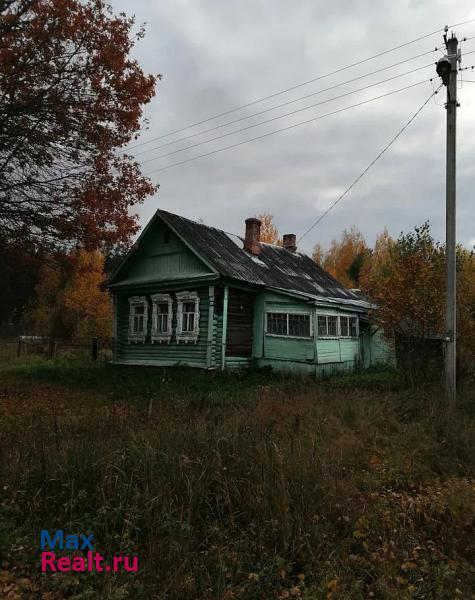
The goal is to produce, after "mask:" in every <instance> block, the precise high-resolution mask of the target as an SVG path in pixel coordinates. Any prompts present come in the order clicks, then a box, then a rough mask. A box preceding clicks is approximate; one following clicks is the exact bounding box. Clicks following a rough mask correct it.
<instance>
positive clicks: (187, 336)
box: [176, 291, 200, 344]
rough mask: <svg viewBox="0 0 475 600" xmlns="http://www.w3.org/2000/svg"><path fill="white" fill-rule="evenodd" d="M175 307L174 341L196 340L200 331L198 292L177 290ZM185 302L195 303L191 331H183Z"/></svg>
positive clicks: (186, 341)
mask: <svg viewBox="0 0 475 600" xmlns="http://www.w3.org/2000/svg"><path fill="white" fill-rule="evenodd" d="M176 299H177V309H176V341H177V343H180V342H185V343H188V342H194V343H195V344H196V342H197V341H198V337H199V333H200V297H199V296H198V292H188V291H187V292H178V293H177V294H176ZM186 302H194V303H195V311H194V318H193V331H183V317H184V313H183V305H184V304H185V303H186Z"/></svg>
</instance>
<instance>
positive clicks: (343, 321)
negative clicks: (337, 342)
mask: <svg viewBox="0 0 475 600" xmlns="http://www.w3.org/2000/svg"><path fill="white" fill-rule="evenodd" d="M340 335H342V336H343V337H348V336H349V335H350V333H349V328H348V317H340Z"/></svg>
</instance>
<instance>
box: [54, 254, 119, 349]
mask: <svg viewBox="0 0 475 600" xmlns="http://www.w3.org/2000/svg"><path fill="white" fill-rule="evenodd" d="M71 263H72V269H71V276H70V279H69V281H68V284H67V286H66V288H65V289H64V291H63V293H62V297H61V302H60V304H61V308H62V313H63V319H64V322H65V325H66V327H67V329H68V330H69V331H70V332H71V337H72V339H73V340H75V341H77V342H79V343H81V342H82V343H87V342H88V341H89V340H90V339H91V338H92V337H98V338H101V339H107V338H109V337H110V336H111V335H112V304H111V297H110V295H109V293H108V292H107V291H106V290H104V283H105V275H104V256H103V255H102V254H101V252H99V251H98V250H96V251H92V252H87V251H86V250H78V251H77V252H75V253H73V254H72V255H71Z"/></svg>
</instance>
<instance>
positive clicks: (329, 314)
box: [315, 313, 340, 340]
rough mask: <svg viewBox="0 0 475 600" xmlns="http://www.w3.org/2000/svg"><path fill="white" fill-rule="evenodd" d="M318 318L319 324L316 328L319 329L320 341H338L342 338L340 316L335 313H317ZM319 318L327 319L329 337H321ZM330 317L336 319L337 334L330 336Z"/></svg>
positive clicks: (318, 336)
mask: <svg viewBox="0 0 475 600" xmlns="http://www.w3.org/2000/svg"><path fill="white" fill-rule="evenodd" d="M316 317H317V322H316V323H315V327H316V328H317V338H318V339H319V340H337V339H338V338H339V337H340V319H339V315H337V314H335V313H317V315H316ZM319 317H325V318H326V319H327V321H326V324H327V327H326V330H327V335H320V333H319V331H318V319H319ZM328 317H334V318H336V334H335V335H328Z"/></svg>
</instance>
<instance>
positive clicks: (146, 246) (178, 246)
mask: <svg viewBox="0 0 475 600" xmlns="http://www.w3.org/2000/svg"><path fill="white" fill-rule="evenodd" d="M213 276H217V273H216V271H215V270H214V269H212V268H211V267H210V266H209V265H208V264H206V263H205V262H204V261H203V260H202V259H201V258H200V257H199V256H198V254H197V253H196V252H195V251H194V250H193V249H192V248H191V247H190V246H189V244H188V243H185V241H184V240H183V239H181V238H180V237H179V236H178V235H177V234H176V233H175V231H174V230H173V229H172V228H171V227H170V226H169V225H168V224H166V223H165V222H164V221H163V220H162V219H161V218H160V217H159V216H158V215H156V216H155V218H154V219H152V221H151V222H150V224H149V225H148V227H147V228H146V229H145V230H144V232H143V233H142V235H141V236H140V238H139V239H138V240H137V242H136V243H135V245H134V247H133V249H132V250H131V252H130V253H129V255H128V256H127V258H126V259H125V260H124V262H123V263H122V264H121V266H120V267H119V269H118V270H117V271H116V272H115V273H114V274H113V275H112V277H111V279H110V281H109V283H108V285H109V287H111V288H118V287H122V286H129V285H147V284H149V283H156V284H160V283H164V282H170V283H173V282H174V281H181V280H186V279H200V278H203V279H207V278H212V277H213Z"/></svg>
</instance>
